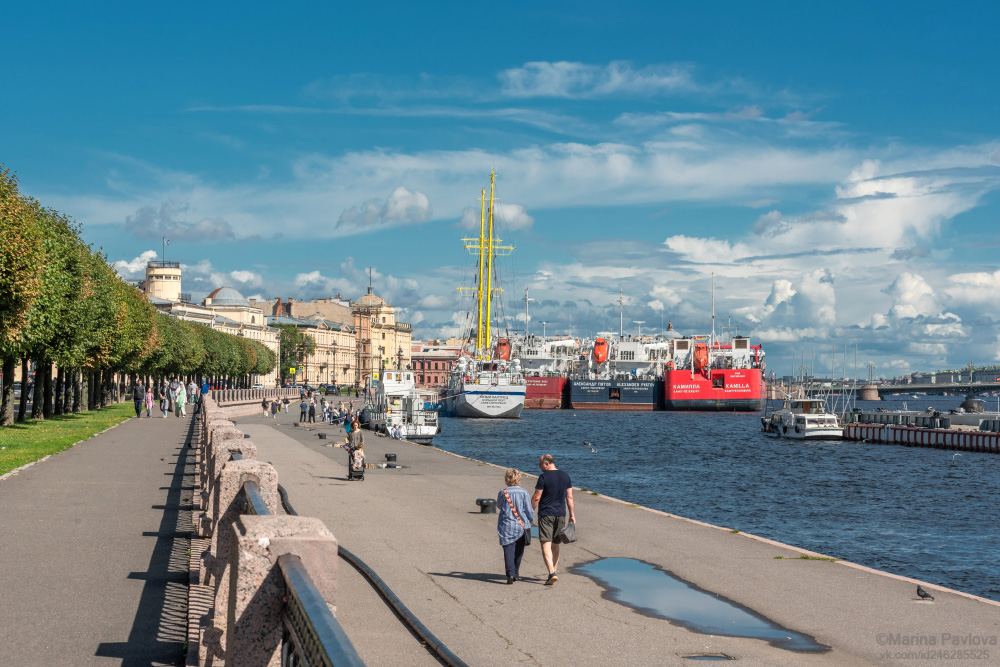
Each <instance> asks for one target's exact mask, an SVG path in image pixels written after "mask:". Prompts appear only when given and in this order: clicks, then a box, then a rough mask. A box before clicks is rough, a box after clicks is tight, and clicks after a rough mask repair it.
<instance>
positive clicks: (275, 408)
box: [271, 399, 281, 419]
mask: <svg viewBox="0 0 1000 667" xmlns="http://www.w3.org/2000/svg"><path fill="white" fill-rule="evenodd" d="M280 406H281V402H280V401H278V399H274V400H273V401H271V419H275V418H276V417H277V416H278V408H279V407H280Z"/></svg>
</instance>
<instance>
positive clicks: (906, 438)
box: [844, 412, 1000, 454]
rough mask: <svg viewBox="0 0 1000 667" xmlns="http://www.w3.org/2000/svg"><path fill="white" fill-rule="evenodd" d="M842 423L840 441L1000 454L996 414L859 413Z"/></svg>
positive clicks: (999, 429)
mask: <svg viewBox="0 0 1000 667" xmlns="http://www.w3.org/2000/svg"><path fill="white" fill-rule="evenodd" d="M854 419H855V421H854V423H850V424H847V425H846V426H844V440H855V441H864V442H877V443H880V444H886V445H906V446H909V447H934V448H937V449H957V450H959V451H965V452H989V453H992V454H998V453H1000V414H993V413H987V414H982V413H980V414H974V413H964V414H953V413H949V414H943V413H933V414H929V413H926V412H863V413H861V414H858V415H854Z"/></svg>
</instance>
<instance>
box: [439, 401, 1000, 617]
mask: <svg viewBox="0 0 1000 667" xmlns="http://www.w3.org/2000/svg"><path fill="white" fill-rule="evenodd" d="M904 400H905V401H906V403H907V407H908V408H909V409H911V410H914V409H916V410H921V409H923V408H926V407H928V406H934V407H935V408H936V409H938V410H942V411H946V410H948V409H951V408H954V407H957V406H958V405H959V404H961V402H962V400H963V398H962V397H956V396H950V397H949V396H920V397H918V398H916V399H914V398H912V397H906V398H905V399H890V400H887V401H881V402H859V403H858V407H859V408H862V409H865V410H873V409H875V408H878V407H882V408H886V409H890V410H892V409H901V408H903V407H904ZM996 401H997V399H996V398H995V397H993V398H986V399H984V402H985V403H986V404H987V410H991V409H993V410H995V409H996V405H995V403H996ZM584 441H589V442H591V443H592V446H593V447H594V448H595V449H597V450H598V451H597V452H596V453H594V452H592V451H591V449H590V447H588V446H587V445H584V444H583V442H584ZM434 445H435V446H437V447H440V448H442V449H445V450H448V451H451V452H454V453H456V454H462V455H464V456H469V457H472V458H476V459H479V460H483V461H489V462H491V463H495V464H497V465H501V466H505V467H513V468H518V469H520V470H524V471H527V472H530V473H532V474H537V471H538V457H539V456H540V455H541V454H544V453H550V454H552V455H553V456H555V458H556V464H557V465H558V466H559V467H560V468H561V469H563V470H566V471H567V472H568V473H569V474H570V476H571V478H572V480H573V484H574V486H577V487H586V488H588V489H590V490H592V491H596V492H598V493H600V494H602V495H608V496H613V497H615V498H619V499H621V500H626V501H628V502H633V503H638V504H640V505H645V506H647V507H651V508H654V509H658V510H662V511H665V512H670V513H672V514H677V515H680V516H684V517H688V518H691V519H697V520H699V521H705V522H707V523H712V524H715V525H718V526H724V527H727V528H736V529H739V530H740V531H742V532H747V533H753V534H755V535H760V536H762V537H768V538H771V539H774V540H778V541H781V542H785V543H787V544H790V545H792V546H796V547H800V548H802V549H807V550H810V551H818V552H820V553H823V554H826V555H828V556H833V557H835V558H840V559H844V560H849V561H852V562H855V563H859V564H862V565H867V566H869V567H874V568H878V569H881V570H886V571H888V572H893V573H896V574H900V575H903V576H907V577H914V578H917V579H922V580H924V581H928V582H931V583H936V584H940V585H942V586H947V587H950V588H955V589H958V590H961V591H966V592H968V593H972V594H975V595H980V596H983V597H988V598H992V599H994V600H1000V563H998V561H997V554H998V553H1000V513H998V512H996V510H995V505H996V500H997V490H998V489H997V486H998V482H1000V455H997V454H979V453H973V452H963V453H962V454H961V455H960V456H953V454H954V452H951V451H948V450H938V449H921V448H911V447H901V446H895V445H874V444H862V443H854V442H810V443H802V442H797V441H792V440H784V439H779V438H773V437H767V436H764V435H763V434H761V433H760V415H759V413H685V412H601V411H583V410H525V411H524V412H523V413H522V418H521V419H518V420H503V419H498V420H480V419H444V420H443V424H442V432H441V434H440V435H438V436H437V437H436V438H435V440H434ZM497 479H498V483H499V480H500V476H499V474H498V478H497ZM581 520H582V521H586V518H585V517H581Z"/></svg>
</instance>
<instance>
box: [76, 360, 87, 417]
mask: <svg viewBox="0 0 1000 667" xmlns="http://www.w3.org/2000/svg"><path fill="white" fill-rule="evenodd" d="M75 385H76V386H75V392H76V393H75V394H74V395H73V412H75V413H77V414H79V413H81V412H83V411H85V410H86V409H87V371H86V370H85V369H83V368H79V369H77V371H76V380H75Z"/></svg>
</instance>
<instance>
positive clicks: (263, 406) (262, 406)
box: [260, 398, 270, 417]
mask: <svg viewBox="0 0 1000 667" xmlns="http://www.w3.org/2000/svg"><path fill="white" fill-rule="evenodd" d="M260 409H261V410H262V411H263V412H264V416H265V417H266V416H267V413H268V412H270V411H269V410H268V405H267V399H266V398H263V399H261V401H260Z"/></svg>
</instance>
